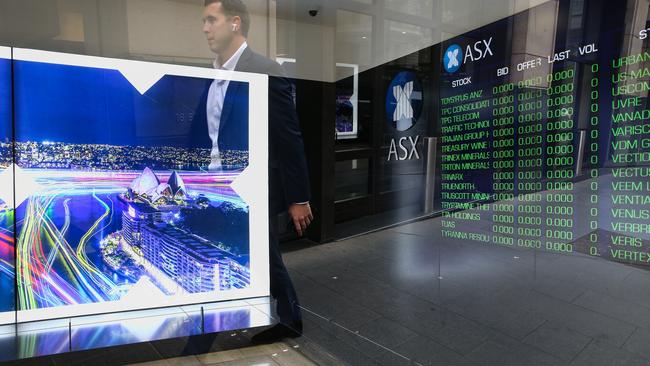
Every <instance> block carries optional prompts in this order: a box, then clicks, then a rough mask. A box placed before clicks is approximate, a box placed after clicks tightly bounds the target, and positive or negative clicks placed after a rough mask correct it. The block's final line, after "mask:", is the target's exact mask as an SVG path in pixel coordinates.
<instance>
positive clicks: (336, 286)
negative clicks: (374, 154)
mask: <svg viewBox="0 0 650 366" xmlns="http://www.w3.org/2000/svg"><path fill="white" fill-rule="evenodd" d="M578 196H579V195H578ZM581 202H586V200H585V199H579V197H578V198H577V199H576V211H577V212H579V210H581V209H582V208H581V207H580V205H581ZM441 221H442V219H440V218H436V219H430V220H426V221H421V222H416V223H412V224H408V225H404V226H400V227H396V228H392V229H389V230H384V231H381V232H376V233H372V234H368V235H364V236H361V237H356V238H353V239H348V240H343V241H339V242H334V243H330V244H325V245H320V246H314V245H313V243H304V245H301V244H300V243H293V244H292V245H291V248H292V250H291V251H289V252H287V253H285V255H284V258H285V262H286V264H287V266H288V268H289V270H290V272H291V276H292V278H293V280H294V283H295V285H296V288H297V291H298V294H299V297H300V300H301V305H302V306H303V308H304V311H303V315H304V323H305V324H304V326H305V334H304V336H303V337H301V338H299V339H296V340H293V341H287V342H286V343H281V344H276V345H273V346H269V347H261V348H241V347H242V345H245V346H247V345H248V344H250V343H249V342H250V341H249V339H250V338H249V337H250V333H252V332H248V333H244V332H243V331H242V332H237V333H233V334H220V335H219V337H216V338H215V339H213V340H211V341H210V342H209V343H210V344H207V345H206V347H207V349H208V351H200V352H194V351H192V352H193V353H203V352H215V351H217V350H221V349H225V350H229V349H233V348H236V350H235V351H225V352H216V353H208V354H203V355H200V356H190V357H185V358H172V357H176V356H177V355H179V354H188V353H181V351H183V350H184V349H186V348H187V347H186V346H185V344H184V343H183V342H176V343H178V344H177V345H176V346H174V345H175V344H176V343H174V342H170V343H169V345H171V346H169V347H168V346H166V345H164V344H156V345H155V353H156V354H157V355H159V356H160V357H161V358H164V357H169V358H171V359H168V360H166V361H159V362H157V363H150V364H148V365H211V364H213V365H214V364H216V365H273V366H277V365H312V364H317V365H326V366H329V365H332V366H333V365H336V366H339V365H353V366H364V365H386V366H396V365H397V366H399V365H422V366H429V365H444V366H454V365H490V366H491V365H498V366H502V365H526V366H528V365H571V366H581V365H585V366H597V365H650V347H649V346H648V345H649V344H650V271H648V270H647V269H645V268H641V267H635V266H630V265H627V264H624V263H617V262H614V261H612V260H611V258H609V259H608V258H594V257H590V256H588V255H585V254H584V253H580V252H578V253H574V254H571V255H564V254H557V253H550V252H547V251H544V250H524V249H519V248H516V247H504V246H496V245H491V244H482V243H477V242H467V241H465V242H463V241H452V240H449V239H446V238H443V237H442V234H441V228H442V227H441V226H442V224H441ZM601 227H607V225H601ZM491 229H492V223H491V222H489V221H486V222H483V221H481V222H479V223H477V224H475V225H474V226H473V227H472V228H471V230H472V231H475V232H485V233H490V231H491ZM590 232H591V230H590V229H589V228H587V227H576V228H575V234H576V235H575V237H576V238H578V239H577V240H580V239H579V238H581V237H583V236H585V235H588V234H589V233H590ZM645 239H647V238H645ZM268 315H271V314H268ZM240 333H241V334H240ZM234 339H239V341H240V343H236V344H235V343H233V342H232V340H234ZM229 342H230V343H233V344H232V346H231V347H226V346H227V345H228V344H230V343H229ZM174 347H176V348H174ZM294 347H297V348H294ZM113 357H116V358H115V359H116V360H121V359H122V358H119V357H117V355H114V356H113ZM95 360H97V361H100V360H99V359H95ZM141 360H143V359H141ZM131 362H133V361H131ZM54 364H56V365H59V364H66V365H68V363H65V360H64V361H61V362H59V361H56V362H54ZM79 364H81V363H79ZM99 364H114V363H111V362H105V363H101V362H99V363H98V364H97V365H95V366H98V365H99Z"/></svg>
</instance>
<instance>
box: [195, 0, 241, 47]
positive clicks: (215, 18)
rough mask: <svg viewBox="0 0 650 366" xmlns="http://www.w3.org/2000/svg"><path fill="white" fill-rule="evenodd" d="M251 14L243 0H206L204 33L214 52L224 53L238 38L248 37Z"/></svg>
mask: <svg viewBox="0 0 650 366" xmlns="http://www.w3.org/2000/svg"><path fill="white" fill-rule="evenodd" d="M250 24H251V20H250V15H249V14H248V9H247V8H246V5H245V4H244V3H243V2H242V1H241V0H205V8H204V9H203V33H204V34H205V38H206V39H207V40H208V44H209V46H210V49H211V50H212V52H214V53H216V54H222V53H223V52H224V51H226V50H227V49H228V48H229V47H232V44H233V42H234V41H235V40H237V39H238V38H243V39H245V38H246V37H248V30H249V29H250Z"/></svg>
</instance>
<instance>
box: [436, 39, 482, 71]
mask: <svg viewBox="0 0 650 366" xmlns="http://www.w3.org/2000/svg"><path fill="white" fill-rule="evenodd" d="M488 56H494V53H492V37H490V38H489V39H488V40H485V39H484V40H481V41H478V42H475V43H474V44H470V45H467V47H466V48H465V52H463V49H462V48H461V47H460V46H459V45H457V44H452V45H451V46H449V47H447V50H446V51H445V53H444V55H443V56H442V57H443V59H442V66H443V67H444V68H445V71H446V72H448V73H450V74H453V73H455V72H456V71H458V69H460V67H461V66H462V65H465V64H466V63H468V62H475V61H479V60H482V59H484V58H486V57H488Z"/></svg>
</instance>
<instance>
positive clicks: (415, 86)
mask: <svg viewBox="0 0 650 366" xmlns="http://www.w3.org/2000/svg"><path fill="white" fill-rule="evenodd" d="M422 103H423V98H422V85H421V84H420V82H419V80H418V79H417V77H416V75H415V74H414V73H412V72H409V71H403V72H400V73H399V74H397V76H396V77H395V79H393V81H392V82H391V83H390V86H389V88H388V93H386V118H387V119H388V122H389V124H390V125H391V126H392V127H393V128H395V129H396V130H398V131H406V130H408V129H410V128H411V127H413V126H414V125H415V124H416V123H417V121H418V119H419V118H420V114H421V112H422Z"/></svg>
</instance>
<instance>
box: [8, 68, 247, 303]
mask: <svg viewBox="0 0 650 366" xmlns="http://www.w3.org/2000/svg"><path fill="white" fill-rule="evenodd" d="M1 81H2V79H1V76H0V82H1ZM210 82H211V80H204V79H199V78H190V77H181V76H170V75H167V76H164V77H163V78H162V79H160V80H159V81H158V82H157V83H155V84H154V85H153V86H152V87H151V88H150V89H149V90H147V91H146V92H145V93H144V94H141V93H140V92H139V91H138V90H137V89H136V88H135V87H134V86H133V85H132V84H131V83H130V82H129V80H128V79H127V78H126V77H124V76H123V75H122V74H121V73H120V72H119V71H116V70H110V69H100V68H92V67H79V66H67V65H58V64H48V63H39V62H28V61H14V96H15V100H14V113H15V116H14V123H15V142H16V146H15V157H14V158H15V162H16V165H15V177H16V198H15V200H16V201H15V203H16V209H15V213H14V210H12V209H11V208H6V209H4V210H3V211H2V212H0V223H2V225H3V227H4V225H5V224H7V223H11V222H12V221H11V220H13V217H14V215H15V218H16V228H17V240H16V241H17V255H16V256H17V260H16V263H17V265H16V273H17V284H18V285H17V289H18V296H17V299H18V304H17V308H18V310H21V311H22V310H37V309H44V308H55V307H60V306H69V305H83V304H94V303H103V302H112V301H123V302H125V303H131V302H133V303H136V301H138V299H139V300H140V301H142V299H146V301H147V304H144V305H145V306H156V304H157V303H162V301H164V299H167V298H170V297H180V298H182V297H184V296H188V295H192V294H198V293H210V292H215V291H228V290H234V289H243V288H247V287H248V286H250V249H249V207H248V205H247V204H246V203H245V202H244V201H243V200H242V199H241V198H240V197H239V196H238V195H237V193H236V192H235V191H234V190H233V189H232V188H231V184H232V183H233V182H234V180H235V179H236V178H237V177H238V176H239V175H240V174H241V173H242V172H243V170H244V169H245V168H246V167H247V166H248V151H244V150H224V151H221V162H222V166H223V169H219V170H218V171H209V170H208V166H209V165H210V160H211V155H210V147H209V146H200V145H198V144H194V143H193V141H195V140H201V137H199V138H196V136H192V131H193V129H192V123H193V122H194V121H193V119H194V116H195V114H196V110H197V107H198V106H199V105H200V102H201V98H204V90H206V88H207V87H208V86H209V85H210ZM0 116H2V115H0ZM245 122H246V123H248V121H245ZM203 140H205V139H204V138H203ZM9 146H10V145H3V148H2V152H1V153H0V155H1V158H2V164H3V168H8V167H12V166H11V164H10V162H11V159H9V160H7V155H9V157H11V154H12V152H11V149H10V148H9ZM9 226H13V225H9ZM12 235H13V234H12V233H11V232H10V231H9V230H7V229H3V230H2V232H1V233H0V239H1V242H0V254H1V255H2V257H0V259H2V270H3V271H2V272H3V273H4V272H5V266H7V267H8V268H7V271H6V272H7V274H8V275H10V274H11V273H12V272H13V268H11V265H12V263H13V252H12V251H11V245H10V244H11V239H12ZM9 258H11V260H8V259H9ZM7 274H3V276H6V275H7ZM2 278H3V282H2V286H4V285H5V283H10V284H11V285H12V286H13V279H10V281H4V277H2ZM3 293H4V288H3ZM5 299H8V300H11V299H10V298H9V297H3V298H2V300H1V301H6V300H5ZM11 302H13V301H11ZM9 305H10V306H9V310H12V309H11V304H9ZM5 309H7V304H4V303H0V312H1V311H5Z"/></svg>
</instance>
